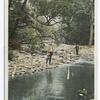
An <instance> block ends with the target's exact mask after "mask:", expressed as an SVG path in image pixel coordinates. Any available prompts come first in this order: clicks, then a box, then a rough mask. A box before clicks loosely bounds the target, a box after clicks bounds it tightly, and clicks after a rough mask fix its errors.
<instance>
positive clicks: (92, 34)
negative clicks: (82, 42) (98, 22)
mask: <svg viewBox="0 0 100 100" xmlns="http://www.w3.org/2000/svg"><path fill="white" fill-rule="evenodd" d="M90 24H91V25H90V37H89V45H92V44H93V38H94V1H92V2H91V20H90Z"/></svg>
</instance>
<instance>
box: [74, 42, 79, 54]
mask: <svg viewBox="0 0 100 100" xmlns="http://www.w3.org/2000/svg"><path fill="white" fill-rule="evenodd" d="M75 51H76V55H79V45H77V44H76V46H75Z"/></svg>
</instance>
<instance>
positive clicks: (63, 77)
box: [9, 62, 94, 100]
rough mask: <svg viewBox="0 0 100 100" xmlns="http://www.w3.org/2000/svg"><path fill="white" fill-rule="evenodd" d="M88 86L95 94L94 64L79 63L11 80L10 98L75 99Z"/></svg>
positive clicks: (90, 91) (25, 99)
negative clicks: (79, 91)
mask: <svg viewBox="0 0 100 100" xmlns="http://www.w3.org/2000/svg"><path fill="white" fill-rule="evenodd" d="M82 88H86V89H87V91H88V94H89V96H93V95H94V65H93V64H91V63H86V62H85V63H77V64H74V65H65V66H61V67H59V68H54V69H48V70H45V71H43V72H40V73H34V75H32V76H23V77H19V78H16V79H14V80H10V81H9V100H75V95H76V92H77V91H78V90H79V89H82Z"/></svg>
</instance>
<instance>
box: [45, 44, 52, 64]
mask: <svg viewBox="0 0 100 100" xmlns="http://www.w3.org/2000/svg"><path fill="white" fill-rule="evenodd" d="M52 55H53V46H52V44H50V45H49V48H48V50H47V58H46V64H47V63H48V61H49V64H51V59H52Z"/></svg>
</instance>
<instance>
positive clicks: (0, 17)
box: [0, 0, 4, 100]
mask: <svg viewBox="0 0 100 100" xmlns="http://www.w3.org/2000/svg"><path fill="white" fill-rule="evenodd" d="M3 99H4V0H1V1H0V100H3Z"/></svg>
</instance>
